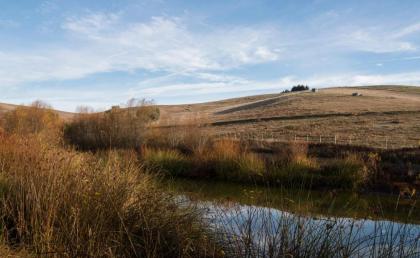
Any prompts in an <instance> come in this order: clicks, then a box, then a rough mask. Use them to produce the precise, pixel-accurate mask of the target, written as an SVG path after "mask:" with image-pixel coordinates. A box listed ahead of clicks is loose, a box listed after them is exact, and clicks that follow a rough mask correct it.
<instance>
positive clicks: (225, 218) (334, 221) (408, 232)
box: [198, 202, 420, 257]
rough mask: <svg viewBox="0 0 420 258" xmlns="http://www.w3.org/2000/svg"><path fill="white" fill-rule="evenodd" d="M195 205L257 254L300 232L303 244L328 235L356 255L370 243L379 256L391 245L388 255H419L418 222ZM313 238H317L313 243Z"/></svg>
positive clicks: (369, 251) (369, 247)
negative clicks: (304, 214) (285, 235)
mask: <svg viewBox="0 0 420 258" xmlns="http://www.w3.org/2000/svg"><path fill="white" fill-rule="evenodd" d="M198 206H199V207H201V208H203V209H205V210H206V216H207V218H209V220H210V223H211V225H212V226H213V227H214V228H215V230H216V231H218V232H221V233H222V234H224V235H225V237H227V238H228V239H229V240H230V241H231V244H233V245H235V246H238V244H239V245H240V244H244V243H245V242H246V240H245V239H248V240H249V239H251V242H252V248H253V249H257V250H259V251H257V252H258V253H265V252H266V250H268V249H269V248H268V246H270V245H271V246H273V245H274V246H276V245H279V244H280V243H281V241H280V235H281V234H283V235H284V234H288V236H289V238H288V239H289V240H288V241H290V243H291V241H293V240H296V238H297V237H298V235H300V237H301V238H302V239H303V242H304V243H303V245H305V243H308V244H309V243H310V244H311V248H314V246H315V248H316V247H317V246H318V247H320V246H321V245H322V243H323V242H322V240H321V239H325V238H328V239H329V241H331V243H333V245H336V246H340V245H341V246H343V245H346V246H349V245H351V246H353V247H354V248H355V250H357V256H360V255H361V256H365V255H368V254H369V255H372V252H373V249H372V248H373V246H374V250H375V251H374V253H375V257H376V256H382V255H383V254H384V252H385V251H386V250H387V247H390V246H393V251H392V253H387V255H388V256H391V257H393V256H400V255H401V254H402V253H403V254H407V253H408V254H409V257H420V225H414V224H403V223H397V222H392V221H387V220H377V221H375V220H369V219H352V218H328V217H322V216H317V217H313V216H298V215H295V214H293V213H290V212H285V211H281V210H278V209H273V208H265V207H258V206H249V205H238V204H233V205H231V206H226V205H221V204H215V203H213V202H199V203H198ZM280 232H282V233H281V234H279V233H280ZM313 239H318V240H316V241H315V243H314V242H312V241H313ZM317 241H318V242H317ZM400 247H401V248H400ZM308 248H309V246H308ZM398 252H402V253H398ZM337 256H338V257H339V256H341V255H338V254H337Z"/></svg>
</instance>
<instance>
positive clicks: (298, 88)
mask: <svg viewBox="0 0 420 258" xmlns="http://www.w3.org/2000/svg"><path fill="white" fill-rule="evenodd" d="M304 90H309V86H308V85H303V84H298V85H295V86H293V87H292V89H291V90H284V91H283V93H288V92H294V91H304Z"/></svg>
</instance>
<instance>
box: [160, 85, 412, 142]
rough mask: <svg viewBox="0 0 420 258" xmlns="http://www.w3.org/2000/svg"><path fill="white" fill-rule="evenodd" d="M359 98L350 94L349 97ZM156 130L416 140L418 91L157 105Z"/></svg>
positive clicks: (363, 90) (333, 91) (375, 89)
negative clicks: (189, 127)
mask: <svg viewBox="0 0 420 258" xmlns="http://www.w3.org/2000/svg"><path fill="white" fill-rule="evenodd" d="M355 92H357V93H359V94H361V95H362V96H352V93H355ZM160 109H161V119H160V121H159V123H158V124H157V126H174V125H185V124H191V123H192V124H194V123H201V124H204V123H207V124H212V126H210V127H207V128H206V129H211V130H210V131H211V132H212V133H214V134H226V133H229V134H236V135H247V136H249V135H253V136H252V137H257V136H258V138H261V137H263V138H267V139H285V140H286V139H294V138H295V136H296V138H297V139H305V140H306V139H310V140H311V139H312V140H314V139H315V138H316V139H318V138H319V137H320V136H321V141H322V137H324V141H325V140H328V141H333V139H335V140H337V141H339V142H341V143H350V144H360V145H369V146H374V147H386V146H388V147H400V146H401V147H403V146H416V145H418V144H419V141H420V135H419V132H420V88H419V87H408V86H372V87H346V88H328V89H320V90H319V91H318V92H315V93H314V92H299V93H287V94H270V95H260V96H252V97H245V98H236V99H229V100H224V101H217V102H209V103H202V104H191V105H175V106H160Z"/></svg>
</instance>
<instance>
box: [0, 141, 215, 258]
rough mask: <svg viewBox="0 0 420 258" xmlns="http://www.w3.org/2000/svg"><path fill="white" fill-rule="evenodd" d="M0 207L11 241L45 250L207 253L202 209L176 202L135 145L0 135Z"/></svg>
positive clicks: (55, 253)
mask: <svg viewBox="0 0 420 258" xmlns="http://www.w3.org/2000/svg"><path fill="white" fill-rule="evenodd" d="M0 196H1V198H0V204H1V205H0V209H1V214H2V218H1V220H0V225H1V226H2V229H3V230H2V232H3V235H1V237H2V238H3V239H4V241H5V242H6V243H7V244H8V245H10V246H18V247H24V248H25V249H27V250H28V251H29V252H30V253H32V254H35V255H37V256H41V257H45V256H48V257H197V256H198V257H207V256H211V255H212V252H213V250H214V248H213V246H212V245H210V242H209V238H208V237H207V236H206V234H205V232H204V231H203V227H202V226H203V224H202V221H201V219H200V217H199V215H200V214H199V213H198V212H197V210H195V209H190V207H188V205H186V206H185V205H184V206H182V207H181V206H179V205H178V203H177V201H176V199H175V198H174V197H172V196H171V195H170V194H167V193H164V192H162V191H161V190H159V189H158V187H157V185H156V184H155V181H154V178H153V177H151V176H150V175H148V174H147V173H144V172H143V171H142V170H141V169H140V168H139V164H138V163H137V159H136V155H135V154H134V153H132V152H129V151H127V152H123V153H121V154H119V153H117V152H105V153H102V154H101V153H99V154H97V155H96V156H94V155H92V154H89V153H78V152H75V151H73V150H67V149H62V148H57V147H54V146H51V145H49V144H46V143H44V142H42V141H41V140H40V139H39V138H37V137H35V136H33V137H30V136H26V137H25V138H21V137H19V136H10V137H6V136H5V137H2V138H0Z"/></svg>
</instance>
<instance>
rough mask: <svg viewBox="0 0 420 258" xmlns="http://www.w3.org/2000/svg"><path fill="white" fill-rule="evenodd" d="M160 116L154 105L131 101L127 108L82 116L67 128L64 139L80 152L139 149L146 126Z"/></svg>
mask: <svg viewBox="0 0 420 258" xmlns="http://www.w3.org/2000/svg"><path fill="white" fill-rule="evenodd" d="M84 110H86V109H84ZM158 114H159V111H158V109H157V108H156V107H153V106H152V105H151V103H149V102H146V101H144V100H142V101H135V100H130V101H128V104H127V107H126V108H119V107H113V108H112V109H111V110H108V111H105V112H103V113H85V112H81V113H79V114H78V115H77V116H76V117H75V119H74V120H73V121H72V122H70V123H68V124H66V127H65V130H64V136H65V139H66V140H67V142H69V143H70V144H73V145H75V146H77V147H78V148H80V149H105V148H136V147H139V146H140V145H141V144H142V143H143V142H144V136H145V132H146V126H147V125H148V124H149V123H150V122H152V121H153V120H154V119H157V118H158V117H159V115H158Z"/></svg>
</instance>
